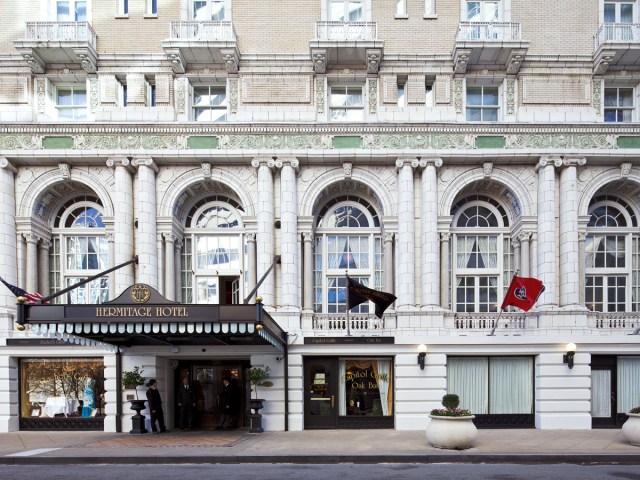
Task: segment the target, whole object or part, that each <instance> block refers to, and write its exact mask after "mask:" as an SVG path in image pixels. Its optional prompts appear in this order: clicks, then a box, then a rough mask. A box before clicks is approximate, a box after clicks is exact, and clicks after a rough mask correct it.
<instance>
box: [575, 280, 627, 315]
mask: <svg viewBox="0 0 640 480" xmlns="http://www.w3.org/2000/svg"><path fill="white" fill-rule="evenodd" d="M585 290H586V291H585V303H586V305H587V308H589V310H592V311H595V312H624V311H626V290H627V277H626V276H623V275H608V276H603V275H587V276H586V279H585Z"/></svg>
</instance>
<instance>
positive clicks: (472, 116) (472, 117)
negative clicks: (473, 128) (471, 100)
mask: <svg viewBox="0 0 640 480" xmlns="http://www.w3.org/2000/svg"><path fill="white" fill-rule="evenodd" d="M481 120H482V110H481V109H479V108H467V121H469V122H479V121H481Z"/></svg>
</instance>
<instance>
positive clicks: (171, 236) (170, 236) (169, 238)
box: [162, 233, 180, 243]
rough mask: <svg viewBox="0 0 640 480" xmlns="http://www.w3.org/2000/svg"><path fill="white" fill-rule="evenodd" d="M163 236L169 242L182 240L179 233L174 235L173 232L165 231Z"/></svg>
mask: <svg viewBox="0 0 640 480" xmlns="http://www.w3.org/2000/svg"><path fill="white" fill-rule="evenodd" d="M162 238H164V241H165V242H168V243H175V242H176V241H178V240H180V239H179V237H178V236H177V235H174V234H173V233H163V234H162Z"/></svg>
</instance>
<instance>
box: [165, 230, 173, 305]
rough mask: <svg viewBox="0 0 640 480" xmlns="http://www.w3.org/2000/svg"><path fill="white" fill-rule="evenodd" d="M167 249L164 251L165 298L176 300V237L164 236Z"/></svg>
mask: <svg viewBox="0 0 640 480" xmlns="http://www.w3.org/2000/svg"><path fill="white" fill-rule="evenodd" d="M163 238H164V242H165V249H164V259H165V260H164V274H165V277H164V296H165V297H167V299H169V300H175V299H176V281H175V276H176V272H175V268H176V260H175V242H176V237H175V235H173V234H171V233H165V234H163Z"/></svg>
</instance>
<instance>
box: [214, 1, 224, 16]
mask: <svg viewBox="0 0 640 480" xmlns="http://www.w3.org/2000/svg"><path fill="white" fill-rule="evenodd" d="M224 17H225V11H224V0H219V1H214V2H212V4H211V20H215V21H222V20H224V19H225V18H224Z"/></svg>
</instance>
